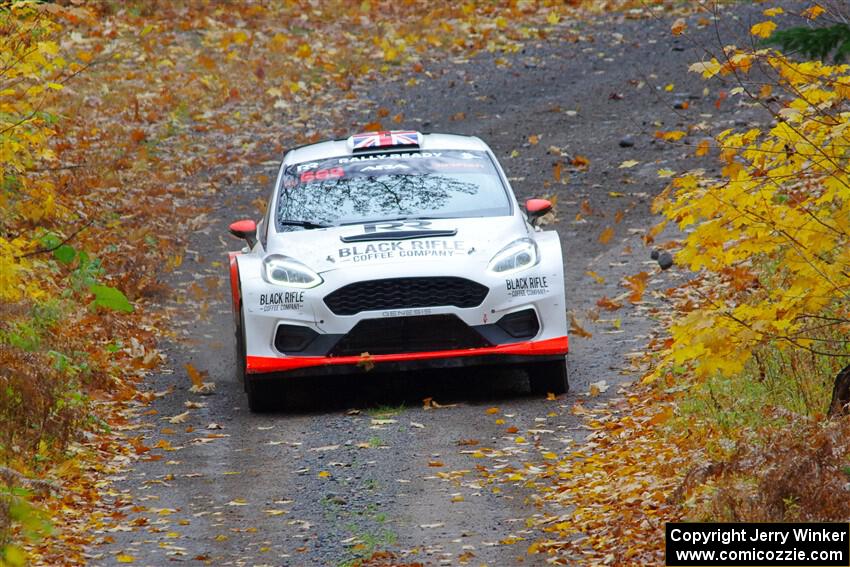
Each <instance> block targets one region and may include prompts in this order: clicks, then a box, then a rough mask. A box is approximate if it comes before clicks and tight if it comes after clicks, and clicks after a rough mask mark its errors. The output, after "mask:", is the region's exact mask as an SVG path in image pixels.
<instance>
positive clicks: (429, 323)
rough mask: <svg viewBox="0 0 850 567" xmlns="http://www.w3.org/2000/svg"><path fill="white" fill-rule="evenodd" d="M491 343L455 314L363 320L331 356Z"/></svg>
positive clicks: (344, 338)
mask: <svg viewBox="0 0 850 567" xmlns="http://www.w3.org/2000/svg"><path fill="white" fill-rule="evenodd" d="M485 346H490V342H489V341H487V340H486V339H485V338H484V337H482V336H481V335H479V334H478V333H477V332H475V330H474V329H472V328H471V327H470V326H469V325H467V324H466V323H464V322H463V321H461V320H460V319H458V318H457V317H455V316H454V315H422V316H420V317H387V318H385V319H364V320H363V321H360V322H359V323H357V324H356V325H355V326H354V328H353V329H351V331H350V332H349V333H348V334H347V335H345V336H344V337H342V338H341V339H340V340H339V342H337V343H336V345H335V346H334V348H333V349H332V350H331V352H330V355H331V356H359V355H361V354H363V353H364V352H368V353H369V354H398V353H405V352H425V351H436V350H454V349H464V348H480V347H485Z"/></svg>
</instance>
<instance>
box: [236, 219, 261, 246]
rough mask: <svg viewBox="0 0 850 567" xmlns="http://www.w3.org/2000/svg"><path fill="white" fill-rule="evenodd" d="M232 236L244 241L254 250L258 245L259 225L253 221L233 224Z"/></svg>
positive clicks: (247, 220) (248, 220)
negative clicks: (255, 245)
mask: <svg viewBox="0 0 850 567" xmlns="http://www.w3.org/2000/svg"><path fill="white" fill-rule="evenodd" d="M230 234H232V235H233V236H236V237H238V238H241V239H243V240H244V241H245V242H247V243H248V246H249V247H251V248H253V247H254V244H256V243H257V223H256V222H254V221H252V220H251V219H246V220H240V221H236V222H234V223H231V224H230Z"/></svg>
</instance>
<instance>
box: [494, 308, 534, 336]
mask: <svg viewBox="0 0 850 567" xmlns="http://www.w3.org/2000/svg"><path fill="white" fill-rule="evenodd" d="M496 324H497V325H498V326H499V327H501V328H502V330H503V331H505V332H506V333H507V334H509V335H510V336H512V337H514V338H516V339H527V338H531V337H533V336H535V335H536V334H537V333H538V332H539V331H540V321H538V320H537V313H535V312H534V309H524V310H522V311H517V312H516V313H509V314H507V315H505V316H504V317H502V318H501V319H499V321H498V323H496Z"/></svg>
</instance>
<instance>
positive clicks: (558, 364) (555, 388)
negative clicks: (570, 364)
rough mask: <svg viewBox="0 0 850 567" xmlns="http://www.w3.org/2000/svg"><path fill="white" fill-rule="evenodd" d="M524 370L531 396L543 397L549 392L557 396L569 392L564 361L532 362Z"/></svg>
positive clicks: (565, 362)
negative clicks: (526, 374)
mask: <svg viewBox="0 0 850 567" xmlns="http://www.w3.org/2000/svg"><path fill="white" fill-rule="evenodd" d="M525 370H526V372H527V373H528V381H529V385H530V386H531V393H532V394H535V395H542V396H545V395H546V394H548V393H550V392H551V393H552V394H555V395H559V394H566V393H567V392H568V391H569V390H570V381H569V377H568V376H567V361H566V359H562V360H549V361H546V362H532V363H530V364H528V365H527V366H526V367H525Z"/></svg>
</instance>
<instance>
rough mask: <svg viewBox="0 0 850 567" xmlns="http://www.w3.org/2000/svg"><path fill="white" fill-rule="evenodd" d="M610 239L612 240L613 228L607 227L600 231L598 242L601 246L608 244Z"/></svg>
mask: <svg viewBox="0 0 850 567" xmlns="http://www.w3.org/2000/svg"><path fill="white" fill-rule="evenodd" d="M612 238H614V228H613V227H610V226H609V227H608V228H606V229H605V230H603V231H602V234H600V235H599V242H601V243H602V244H608V243H609V242H611V239H612Z"/></svg>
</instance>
